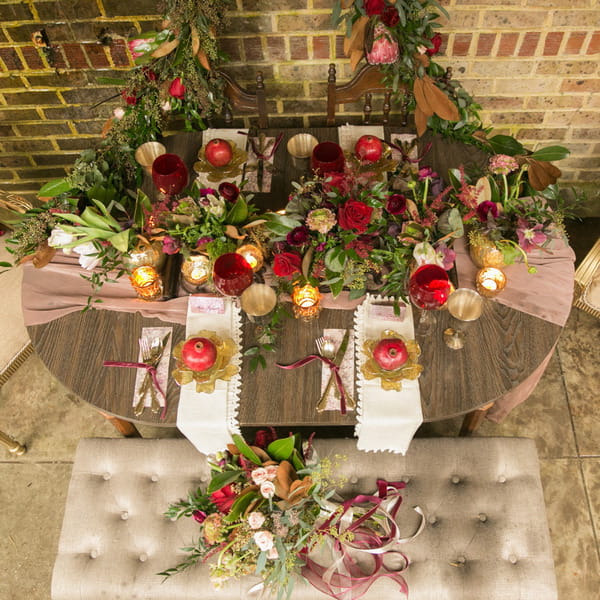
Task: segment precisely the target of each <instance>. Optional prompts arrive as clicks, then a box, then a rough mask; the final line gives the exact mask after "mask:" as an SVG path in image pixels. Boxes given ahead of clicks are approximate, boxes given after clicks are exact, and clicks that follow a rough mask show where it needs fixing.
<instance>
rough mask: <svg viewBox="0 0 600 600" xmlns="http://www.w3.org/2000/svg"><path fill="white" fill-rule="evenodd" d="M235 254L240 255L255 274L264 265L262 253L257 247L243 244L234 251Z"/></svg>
mask: <svg viewBox="0 0 600 600" xmlns="http://www.w3.org/2000/svg"><path fill="white" fill-rule="evenodd" d="M236 253H237V254H241V255H242V256H243V257H244V258H245V259H246V261H247V263H248V264H249V265H250V266H251V267H252V270H253V271H254V272H255V273H256V272H257V271H259V270H260V269H261V267H262V266H263V263H264V257H263V253H262V252H261V250H260V248H259V247H258V246H255V245H254V244H244V245H243V246H240V247H239V248H238V249H237V250H236Z"/></svg>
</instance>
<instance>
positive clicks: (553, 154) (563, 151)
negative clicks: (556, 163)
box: [529, 146, 571, 162]
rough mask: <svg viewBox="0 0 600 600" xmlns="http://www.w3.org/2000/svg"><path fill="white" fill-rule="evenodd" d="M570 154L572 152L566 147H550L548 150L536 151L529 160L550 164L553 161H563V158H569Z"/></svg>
mask: <svg viewBox="0 0 600 600" xmlns="http://www.w3.org/2000/svg"><path fill="white" fill-rule="evenodd" d="M569 154H571V152H570V151H569V150H568V149H567V148H565V147H564V146H548V147H547V148H540V149H539V150H536V151H535V152H534V153H533V154H530V155H529V158H534V159H536V160H541V161H545V162H548V161H551V160H562V159H563V158H567V156H569Z"/></svg>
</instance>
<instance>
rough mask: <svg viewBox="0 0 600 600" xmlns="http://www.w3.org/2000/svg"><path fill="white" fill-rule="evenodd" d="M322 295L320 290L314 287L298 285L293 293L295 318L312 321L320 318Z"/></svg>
mask: <svg viewBox="0 0 600 600" xmlns="http://www.w3.org/2000/svg"><path fill="white" fill-rule="evenodd" d="M320 303H321V293H320V292H319V288H316V287H314V286H313V285H310V284H308V283H307V284H306V285H303V286H299V285H297V286H296V287H294V290H293V292H292V304H293V308H294V316H295V317H296V318H297V319H303V320H304V321H310V320H311V319H314V318H315V317H318V316H319V313H320V312H321V306H320Z"/></svg>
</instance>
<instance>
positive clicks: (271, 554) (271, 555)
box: [267, 546, 279, 560]
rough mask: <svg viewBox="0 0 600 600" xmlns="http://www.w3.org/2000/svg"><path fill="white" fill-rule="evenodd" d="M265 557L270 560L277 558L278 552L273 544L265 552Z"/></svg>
mask: <svg viewBox="0 0 600 600" xmlns="http://www.w3.org/2000/svg"><path fill="white" fill-rule="evenodd" d="M267 558H270V559H271V560H277V559H278V558H279V552H277V548H275V546H273V547H272V548H271V549H270V550H269V551H268V552H267Z"/></svg>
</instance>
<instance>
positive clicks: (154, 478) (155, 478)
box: [150, 473, 158, 483]
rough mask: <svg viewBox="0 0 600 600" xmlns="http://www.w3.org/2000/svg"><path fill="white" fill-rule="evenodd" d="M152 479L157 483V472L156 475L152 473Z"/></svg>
mask: <svg viewBox="0 0 600 600" xmlns="http://www.w3.org/2000/svg"><path fill="white" fill-rule="evenodd" d="M150 481H153V482H154V483H156V482H157V481H158V475H157V474H156V473H155V474H154V475H152V477H150Z"/></svg>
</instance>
